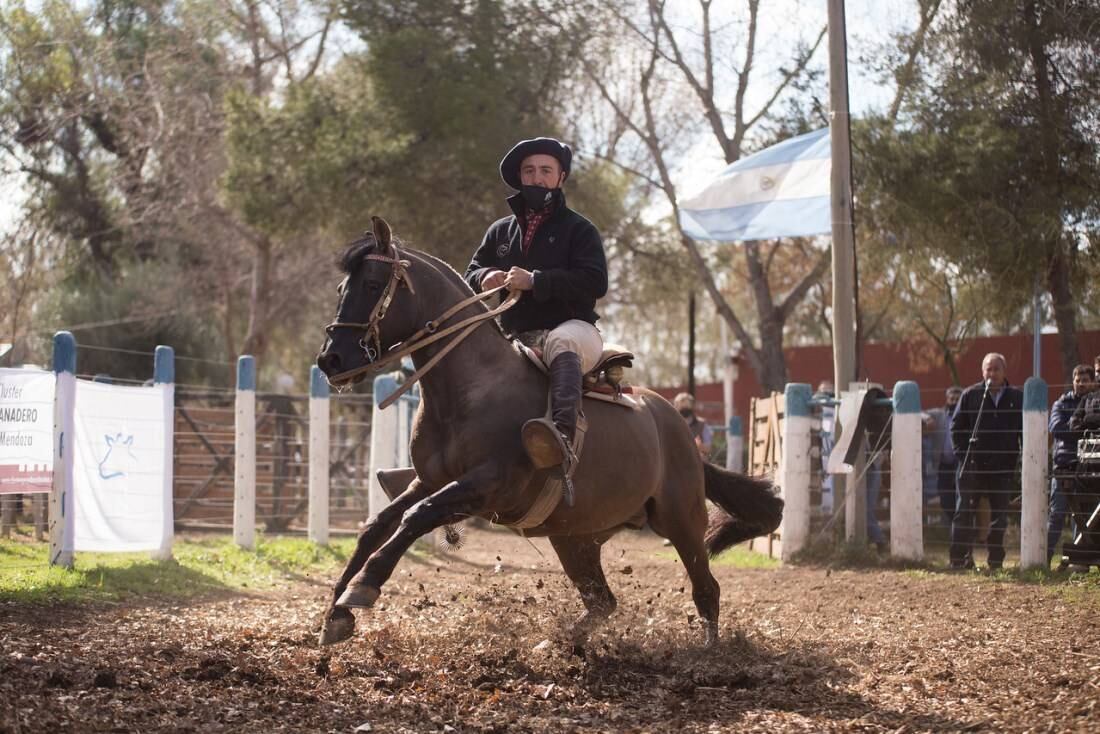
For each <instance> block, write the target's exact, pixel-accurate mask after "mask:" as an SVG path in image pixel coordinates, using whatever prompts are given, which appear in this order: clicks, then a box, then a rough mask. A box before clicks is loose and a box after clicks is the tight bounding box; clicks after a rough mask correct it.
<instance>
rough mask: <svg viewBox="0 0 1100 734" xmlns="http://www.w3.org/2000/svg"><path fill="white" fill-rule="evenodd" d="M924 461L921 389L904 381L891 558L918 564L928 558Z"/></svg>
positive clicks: (895, 437) (893, 474)
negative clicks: (924, 526)
mask: <svg viewBox="0 0 1100 734" xmlns="http://www.w3.org/2000/svg"><path fill="white" fill-rule="evenodd" d="M921 460H922V459H921V416H920V389H919V388H918V387H917V383H915V382H910V381H908V380H903V381H901V382H898V383H896V384H895V385H894V419H893V427H892V430H891V436H890V555H892V556H894V557H896V558H908V559H910V560H914V561H919V560H921V559H922V558H923V557H924V534H923V533H924V531H923V522H922V520H923V504H924V489H923V486H922V483H923V478H922V475H921Z"/></svg>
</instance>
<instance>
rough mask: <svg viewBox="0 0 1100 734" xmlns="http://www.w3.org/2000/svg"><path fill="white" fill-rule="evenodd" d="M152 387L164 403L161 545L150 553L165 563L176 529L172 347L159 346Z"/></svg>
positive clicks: (174, 389)
mask: <svg viewBox="0 0 1100 734" xmlns="http://www.w3.org/2000/svg"><path fill="white" fill-rule="evenodd" d="M153 384H155V385H159V386H160V387H161V389H162V391H163V392H162V393H161V396H162V399H163V400H164V415H165V426H164V446H165V450H164V534H163V537H164V542H163V544H162V545H161V547H160V548H159V549H158V550H156V551H154V552H153V554H152V555H153V558H155V559H158V560H162V561H166V560H168V559H169V558H171V557H172V541H173V536H174V534H175V530H176V526H175V521H174V513H175V507H174V505H175V502H174V499H175V498H174V496H173V493H172V488H173V486H174V484H173V481H172V476H173V470H174V468H173V459H174V457H175V447H176V442H175V434H176V353H175V351H174V350H173V349H172V347H168V346H165V345H163V344H160V345H158V346H157V349H156V351H155V352H154V356H153Z"/></svg>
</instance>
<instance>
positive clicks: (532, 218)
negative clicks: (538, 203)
mask: <svg viewBox="0 0 1100 734" xmlns="http://www.w3.org/2000/svg"><path fill="white" fill-rule="evenodd" d="M553 211H554V208H553V207H552V206H548V207H545V208H543V209H539V210H538V211H537V212H536V211H531V210H530V209H528V210H527V212H526V213H525V215H524V218H523V219H524V230H523V254H524V255H526V254H527V251H528V250H530V249H531V243H532V242H534V241H535V232H537V231H538V229H539V227H540V226H542V223H543V222H545V221H546V220H547V219H549V218H550V215H551V214H552V213H553Z"/></svg>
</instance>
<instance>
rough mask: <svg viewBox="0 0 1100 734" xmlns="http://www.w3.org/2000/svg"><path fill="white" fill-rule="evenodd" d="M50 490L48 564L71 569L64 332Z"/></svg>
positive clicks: (72, 360) (71, 396) (56, 340)
mask: <svg viewBox="0 0 1100 734" xmlns="http://www.w3.org/2000/svg"><path fill="white" fill-rule="evenodd" d="M53 371H54V373H55V374H56V375H57V386H56V388H55V390H54V403H53V488H52V489H51V491H50V511H49V512H50V514H49V522H50V565H57V566H63V567H65V568H72V567H73V535H74V522H73V510H74V503H73V450H74V449H75V445H74V434H75V432H76V431H75V430H74V429H75V425H74V420H73V408H74V407H75V406H76V339H74V338H73V335H72V334H71V333H69V332H67V331H59V332H57V333H56V334H54V337H53Z"/></svg>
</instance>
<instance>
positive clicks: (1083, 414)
mask: <svg viewBox="0 0 1100 734" xmlns="http://www.w3.org/2000/svg"><path fill="white" fill-rule="evenodd" d="M1069 427H1070V429H1071V430H1073V431H1076V432H1078V434H1080V433H1083V432H1084V431H1095V430H1098V429H1100V390H1093V391H1092V392H1090V393H1089V394H1088V395H1086V396H1085V397H1083V398H1081V400H1080V402H1078V403H1077V407H1076V408H1075V409H1074V411H1073V416H1072V417H1071V418H1070V419H1069ZM1077 438H1082V436H1081V435H1078V436H1077Z"/></svg>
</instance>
